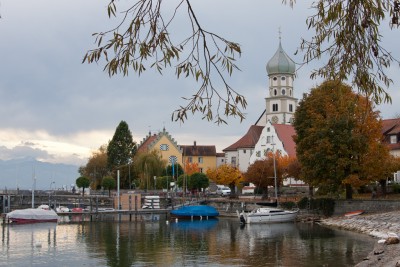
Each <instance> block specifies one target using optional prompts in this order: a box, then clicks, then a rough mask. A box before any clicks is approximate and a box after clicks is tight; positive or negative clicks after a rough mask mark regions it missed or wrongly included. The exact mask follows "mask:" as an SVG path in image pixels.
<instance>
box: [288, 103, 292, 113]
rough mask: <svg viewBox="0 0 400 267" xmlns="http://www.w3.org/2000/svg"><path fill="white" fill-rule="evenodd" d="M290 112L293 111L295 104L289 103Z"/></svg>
mask: <svg viewBox="0 0 400 267" xmlns="http://www.w3.org/2000/svg"><path fill="white" fill-rule="evenodd" d="M289 112H293V105H292V104H289Z"/></svg>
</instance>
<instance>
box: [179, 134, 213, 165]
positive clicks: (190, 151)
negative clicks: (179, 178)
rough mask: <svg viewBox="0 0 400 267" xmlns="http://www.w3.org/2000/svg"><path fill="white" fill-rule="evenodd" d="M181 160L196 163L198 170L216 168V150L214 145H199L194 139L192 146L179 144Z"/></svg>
mask: <svg viewBox="0 0 400 267" xmlns="http://www.w3.org/2000/svg"><path fill="white" fill-rule="evenodd" d="M181 148H182V150H183V152H182V158H183V162H189V163H196V164H197V166H198V168H199V172H204V173H205V172H206V171H207V169H211V170H214V169H216V168H217V152H216V149H215V146H199V145H197V144H196V141H195V142H194V143H193V145H192V146H187V145H182V146H181Z"/></svg>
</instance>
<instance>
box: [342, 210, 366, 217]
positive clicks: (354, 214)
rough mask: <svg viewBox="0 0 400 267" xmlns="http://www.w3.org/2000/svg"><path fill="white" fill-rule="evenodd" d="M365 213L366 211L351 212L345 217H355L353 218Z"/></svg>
mask: <svg viewBox="0 0 400 267" xmlns="http://www.w3.org/2000/svg"><path fill="white" fill-rule="evenodd" d="M364 212H365V211H364V210H355V211H350V212H347V213H345V214H344V216H346V217H353V216H357V215H361V214H363V213H364Z"/></svg>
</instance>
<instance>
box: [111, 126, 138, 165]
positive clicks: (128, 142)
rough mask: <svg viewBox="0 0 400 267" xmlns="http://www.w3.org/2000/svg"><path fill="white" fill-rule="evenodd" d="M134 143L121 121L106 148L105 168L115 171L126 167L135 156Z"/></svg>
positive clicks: (127, 127) (126, 127)
mask: <svg viewBox="0 0 400 267" xmlns="http://www.w3.org/2000/svg"><path fill="white" fill-rule="evenodd" d="M136 149H137V148H136V142H134V141H133V139H132V133H131V131H130V130H129V126H128V124H127V123H126V122H125V121H121V122H120V123H119V125H118V127H117V129H116V130H115V133H114V136H113V138H112V140H111V141H110V142H109V144H108V147H107V167H108V169H109V170H115V169H117V168H120V167H122V166H125V165H128V164H129V163H130V161H131V160H132V158H133V156H134V155H135V154H136Z"/></svg>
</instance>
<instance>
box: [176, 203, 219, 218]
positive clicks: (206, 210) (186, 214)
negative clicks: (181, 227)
mask: <svg viewBox="0 0 400 267" xmlns="http://www.w3.org/2000/svg"><path fill="white" fill-rule="evenodd" d="M217 216H219V212H218V211H217V210H216V209H215V208H214V207H211V206H206V205H199V206H184V207H180V208H179V209H176V210H172V211H171V217H173V218H180V219H192V220H193V219H198V220H202V219H207V218H214V217H217Z"/></svg>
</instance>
